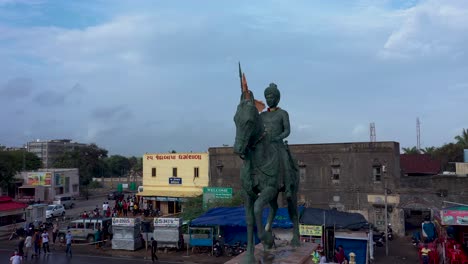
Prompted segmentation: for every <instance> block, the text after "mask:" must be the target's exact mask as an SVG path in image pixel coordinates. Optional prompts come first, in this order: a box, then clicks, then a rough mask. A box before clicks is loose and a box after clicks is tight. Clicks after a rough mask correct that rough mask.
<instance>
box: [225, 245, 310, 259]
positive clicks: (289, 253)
mask: <svg viewBox="0 0 468 264" xmlns="http://www.w3.org/2000/svg"><path fill="white" fill-rule="evenodd" d="M316 248H317V244H313V243H302V244H301V246H300V247H297V248H293V247H291V246H289V245H285V244H279V243H278V242H277V247H276V249H274V248H273V249H271V250H269V251H265V252H264V251H263V245H262V244H261V243H260V244H258V245H256V246H255V261H256V263H251V264H257V263H262V264H312V263H313V262H312V256H311V255H310V254H312V252H313V251H314V250H315V249H316ZM244 255H245V252H244V253H242V254H240V255H239V256H237V257H235V258H233V259H231V260H229V261H227V262H225V263H224V264H244V263H245V262H244V261H243V260H244ZM249 264H250V263H249Z"/></svg>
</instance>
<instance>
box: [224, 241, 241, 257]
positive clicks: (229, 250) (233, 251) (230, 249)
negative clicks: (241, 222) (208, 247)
mask: <svg viewBox="0 0 468 264" xmlns="http://www.w3.org/2000/svg"><path fill="white" fill-rule="evenodd" d="M245 249H246V244H245V243H244V245H242V246H241V244H240V242H236V243H235V244H234V245H232V246H230V245H225V251H226V255H227V256H228V257H232V256H237V255H239V254H242V253H243V252H244V251H245Z"/></svg>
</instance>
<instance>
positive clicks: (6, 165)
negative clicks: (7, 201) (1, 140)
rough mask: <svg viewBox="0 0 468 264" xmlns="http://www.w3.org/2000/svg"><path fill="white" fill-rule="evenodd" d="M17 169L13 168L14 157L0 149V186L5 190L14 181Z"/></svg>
mask: <svg viewBox="0 0 468 264" xmlns="http://www.w3.org/2000/svg"><path fill="white" fill-rule="evenodd" d="M17 172H18V170H17V169H16V168H15V158H14V157H13V156H12V155H11V154H10V153H8V152H7V151H0V187H1V189H2V190H3V191H7V192H8V189H9V188H10V186H11V185H12V184H13V183H14V182H15V175H16V173H17Z"/></svg>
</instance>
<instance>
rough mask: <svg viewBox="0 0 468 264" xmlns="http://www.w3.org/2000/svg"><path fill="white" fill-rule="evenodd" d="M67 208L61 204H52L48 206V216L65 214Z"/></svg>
mask: <svg viewBox="0 0 468 264" xmlns="http://www.w3.org/2000/svg"><path fill="white" fill-rule="evenodd" d="M64 215H65V208H64V207H63V205H61V204H51V205H49V206H47V209H46V218H52V217H57V216H64Z"/></svg>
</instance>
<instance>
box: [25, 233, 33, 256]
mask: <svg viewBox="0 0 468 264" xmlns="http://www.w3.org/2000/svg"><path fill="white" fill-rule="evenodd" d="M31 247H32V236H31V234H30V233H28V236H27V237H26V239H25V240H24V259H28V255H29V252H30V251H31Z"/></svg>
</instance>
